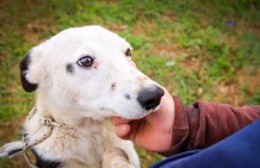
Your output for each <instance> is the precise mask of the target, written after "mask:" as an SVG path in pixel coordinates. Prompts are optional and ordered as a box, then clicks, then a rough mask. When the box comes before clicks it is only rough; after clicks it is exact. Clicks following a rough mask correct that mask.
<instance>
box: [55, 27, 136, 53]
mask: <svg viewBox="0 0 260 168" xmlns="http://www.w3.org/2000/svg"><path fill="white" fill-rule="evenodd" d="M50 41H51V43H56V44H58V45H59V46H60V47H61V48H64V47H88V48H89V47H94V48H96V47H103V48H110V49H113V48H115V49H120V50H126V49H127V48H131V46H130V44H129V43H128V42H127V41H126V40H125V39H123V38H121V37H120V36H118V35H117V34H115V33H113V32H111V31H109V30H107V29H105V28H102V27H100V26H85V27H78V28H70V29H67V30H65V31H62V32H61V33H59V34H57V35H56V37H54V38H52V39H50ZM53 45H55V44H53ZM53 45H52V46H53Z"/></svg>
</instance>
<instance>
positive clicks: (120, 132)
mask: <svg viewBox="0 0 260 168" xmlns="http://www.w3.org/2000/svg"><path fill="white" fill-rule="evenodd" d="M130 131H131V128H130V125H129V124H120V125H117V126H115V133H116V135H117V136H118V137H120V138H122V139H129V133H130Z"/></svg>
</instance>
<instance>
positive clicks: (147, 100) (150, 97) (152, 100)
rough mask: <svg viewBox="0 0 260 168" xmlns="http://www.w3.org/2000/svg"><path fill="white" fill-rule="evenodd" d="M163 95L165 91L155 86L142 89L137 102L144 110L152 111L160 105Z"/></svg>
mask: <svg viewBox="0 0 260 168" xmlns="http://www.w3.org/2000/svg"><path fill="white" fill-rule="evenodd" d="M163 95H164V91H163V89H162V88H160V87H158V86H156V85H153V86H150V87H146V88H143V89H141V90H140V91H139V93H138V96H137V100H138V102H139V103H140V104H141V106H142V107H143V108H144V109H146V110H150V109H153V108H155V107H156V106H158V105H159V104H160V102H161V98H162V96H163Z"/></svg>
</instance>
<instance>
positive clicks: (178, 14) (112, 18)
mask: <svg viewBox="0 0 260 168" xmlns="http://www.w3.org/2000/svg"><path fill="white" fill-rule="evenodd" d="M259 11H260V3H259V1H257V0H230V1H227V0H215V1H202V0H193V1H188V0H176V1H173V0H162V1H156V0H143V1H131V0H121V1H120V0H119V1H113V0H106V1H94V0H74V1H69V0H52V1H40V0H23V1H20V0H3V1H0V145H2V144H3V143H5V142H8V141H10V140H14V139H19V138H20V128H21V124H22V122H23V121H24V119H25V116H26V114H27V113H28V111H29V110H30V108H31V107H32V105H33V103H34V102H33V100H34V95H33V94H28V93H25V92H24V91H23V90H22V88H21V85H20V81H19V62H20V60H21V59H22V58H23V56H24V54H25V53H26V52H27V51H28V50H29V49H30V48H31V47H32V46H34V45H37V44H38V43H39V42H41V41H43V40H44V39H46V38H48V37H50V36H52V35H53V34H55V33H57V32H59V31H60V30H62V29H65V28H68V27H74V26H82V25H90V24H98V25H102V26H104V27H106V28H108V29H110V30H112V31H114V32H117V33H118V34H120V35H121V36H122V37H125V38H126V39H127V40H128V41H129V42H130V43H131V44H132V46H133V48H134V51H133V59H134V60H135V61H136V63H137V65H138V67H139V69H141V70H142V71H143V72H145V73H146V74H148V75H149V76H150V77H151V78H153V79H154V80H156V81H158V82H159V83H161V84H162V85H164V86H165V87H166V88H167V89H168V90H169V91H170V92H171V94H172V95H177V96H179V97H181V98H182V100H183V102H184V104H185V105H188V104H190V103H192V102H194V101H196V100H198V99H203V100H207V101H216V102H222V103H230V104H233V105H243V104H260V46H259V45H260V43H259V41H260V38H259V37H260V34H259V33H260V12H259ZM138 152H139V155H140V158H141V161H142V165H143V167H147V166H148V165H150V164H151V163H153V162H155V161H158V160H160V159H162V157H161V156H159V155H156V154H152V153H149V152H146V151H144V150H141V149H138ZM0 167H1V168H11V167H19V168H25V167H28V166H27V165H26V163H25V161H24V160H23V158H22V157H20V156H18V157H16V158H14V159H13V160H9V159H2V160H0Z"/></svg>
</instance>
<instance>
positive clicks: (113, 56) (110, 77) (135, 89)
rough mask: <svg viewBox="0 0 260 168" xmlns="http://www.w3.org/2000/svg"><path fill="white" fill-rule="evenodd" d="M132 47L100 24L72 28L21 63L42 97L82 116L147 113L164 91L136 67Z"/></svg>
mask: <svg viewBox="0 0 260 168" xmlns="http://www.w3.org/2000/svg"><path fill="white" fill-rule="evenodd" d="M131 50H132V49H131V46H130V45H129V44H128V43H127V42H126V41H125V40H124V39H122V38H121V37H119V36H118V35H116V34H114V33H112V32H110V31H108V30H106V29H104V28H102V27H99V26H86V27H80V28H70V29H67V30H65V31H62V32H61V33H59V34H57V35H56V36H54V37H52V38H51V39H49V40H47V41H45V42H43V43H42V44H40V45H38V46H36V47H34V48H32V49H31V51H30V52H28V54H27V55H26V56H25V58H24V59H23V60H22V62H21V64H20V69H21V82H22V85H23V88H24V89H25V90H26V91H28V92H32V91H34V90H37V99H38V100H37V101H41V104H43V105H44V106H50V107H51V106H59V108H60V109H64V110H65V109H66V110H65V111H69V112H71V113H74V114H73V115H77V116H79V117H97V118H98V117H107V116H121V117H125V118H129V119H137V118H141V117H144V116H145V115H147V114H149V113H150V112H151V111H154V110H155V109H156V108H158V106H159V104H160V100H161V97H162V96H163V94H164V92H163V90H162V89H161V88H160V87H159V85H158V84H157V83H156V82H154V81H152V80H151V79H150V78H148V77H147V76H146V75H144V74H143V73H142V72H140V71H139V70H138V69H136V68H135V67H134V65H133V63H132V62H131Z"/></svg>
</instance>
